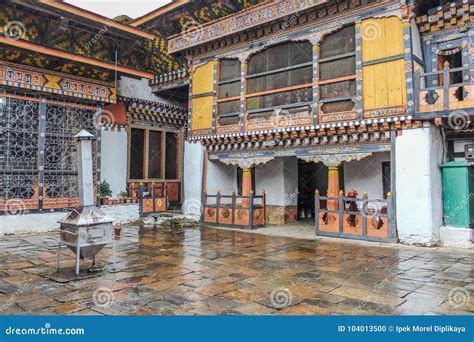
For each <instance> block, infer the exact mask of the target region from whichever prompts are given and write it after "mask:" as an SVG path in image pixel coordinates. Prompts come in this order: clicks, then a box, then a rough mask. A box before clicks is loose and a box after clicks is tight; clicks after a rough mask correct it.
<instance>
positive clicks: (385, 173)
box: [382, 162, 392, 199]
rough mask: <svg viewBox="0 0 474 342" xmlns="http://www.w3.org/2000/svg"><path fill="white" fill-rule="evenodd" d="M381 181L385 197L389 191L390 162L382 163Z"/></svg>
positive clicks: (390, 179) (390, 178)
mask: <svg viewBox="0 0 474 342" xmlns="http://www.w3.org/2000/svg"><path fill="white" fill-rule="evenodd" d="M382 182H383V198H385V199H386V198H387V193H388V192H391V191H392V190H391V188H392V174H391V172H390V162H383V163H382Z"/></svg>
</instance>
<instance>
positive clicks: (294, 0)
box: [168, 0, 329, 53]
mask: <svg viewBox="0 0 474 342" xmlns="http://www.w3.org/2000/svg"><path fill="white" fill-rule="evenodd" d="M326 3H329V1H328V0H277V1H275V2H271V3H266V4H263V5H260V6H255V7H251V8H249V9H248V10H244V11H241V12H240V13H237V14H235V15H232V16H230V17H227V18H224V19H222V20H218V21H216V22H214V23H210V24H208V25H203V26H201V27H198V28H197V29H193V30H189V31H186V32H184V33H182V34H179V35H177V36H172V37H170V39H169V40H168V52H169V53H174V52H178V51H182V50H185V49H188V48H190V47H192V46H196V45H200V44H203V43H206V42H209V41H212V40H214V39H218V38H221V37H224V36H226V35H228V34H231V33H237V32H241V31H244V30H247V29H249V28H252V27H255V26H258V25H262V24H264V23H268V22H270V21H273V20H276V19H278V18H282V17H284V16H287V15H290V14H293V13H296V12H299V11H303V10H306V9H308V8H311V7H315V6H319V5H322V4H326Z"/></svg>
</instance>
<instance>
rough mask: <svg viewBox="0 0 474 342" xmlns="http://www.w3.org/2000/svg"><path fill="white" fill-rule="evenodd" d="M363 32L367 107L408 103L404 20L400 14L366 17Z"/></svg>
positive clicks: (364, 102) (394, 105)
mask: <svg viewBox="0 0 474 342" xmlns="http://www.w3.org/2000/svg"><path fill="white" fill-rule="evenodd" d="M361 35H362V63H363V64H364V66H363V69H362V85H363V87H362V92H363V104H364V110H371V109H380V108H390V107H399V106H403V105H405V104H406V80H405V63H404V62H405V60H404V56H403V54H404V37H403V22H402V21H401V20H400V19H399V18H397V17H388V18H375V19H367V20H363V21H362V25H361ZM397 57H398V58H397Z"/></svg>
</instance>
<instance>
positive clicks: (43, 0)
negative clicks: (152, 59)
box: [38, 0, 155, 40]
mask: <svg viewBox="0 0 474 342" xmlns="http://www.w3.org/2000/svg"><path fill="white" fill-rule="evenodd" d="M38 2H39V3H40V4H44V5H47V6H49V7H52V8H54V9H56V10H60V11H62V12H67V13H70V14H74V15H76V16H79V17H82V18H84V19H86V20H90V21H94V22H97V23H99V24H103V25H106V26H107V27H112V28H115V29H118V30H121V31H126V32H128V33H131V34H133V35H135V36H139V37H142V38H146V39H151V40H153V39H155V36H154V35H153V34H152V33H149V32H146V31H143V30H140V29H138V28H136V27H134V26H131V25H126V24H122V23H120V22H117V21H114V20H113V19H110V18H107V17H104V16H101V15H99V14H96V13H93V12H90V11H87V10H84V9H82V8H80V7H76V6H74V5H71V4H69V3H66V2H63V1H57V0H39V1H38Z"/></svg>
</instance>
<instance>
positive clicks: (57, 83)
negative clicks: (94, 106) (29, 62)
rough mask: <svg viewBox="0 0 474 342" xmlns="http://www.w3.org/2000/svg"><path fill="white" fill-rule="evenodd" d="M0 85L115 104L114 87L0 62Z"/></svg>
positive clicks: (115, 94)
mask: <svg viewBox="0 0 474 342" xmlns="http://www.w3.org/2000/svg"><path fill="white" fill-rule="evenodd" d="M0 84H1V85H6V86H11V87H17V88H23V89H30V90H36V91H42V92H47V93H53V94H59V95H65V96H71V97H78V98H82V99H87V100H94V101H100V102H107V103H116V102H117V92H116V89H115V87H112V86H107V85H101V84H97V83H91V82H86V81H82V80H78V79H76V78H72V77H70V76H69V75H64V74H52V73H48V72H43V71H40V70H35V69H32V68H31V69H29V68H28V69H27V68H20V67H17V66H16V65H13V64H11V63H5V62H0Z"/></svg>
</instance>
